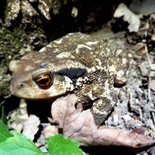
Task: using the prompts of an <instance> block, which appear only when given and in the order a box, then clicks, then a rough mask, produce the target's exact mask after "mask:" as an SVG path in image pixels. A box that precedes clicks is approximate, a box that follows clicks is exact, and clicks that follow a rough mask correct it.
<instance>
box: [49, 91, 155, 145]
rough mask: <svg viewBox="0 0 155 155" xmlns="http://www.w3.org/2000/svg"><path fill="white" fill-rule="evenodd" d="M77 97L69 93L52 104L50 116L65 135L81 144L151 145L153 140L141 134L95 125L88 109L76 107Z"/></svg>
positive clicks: (154, 142) (153, 142)
mask: <svg viewBox="0 0 155 155" xmlns="http://www.w3.org/2000/svg"><path fill="white" fill-rule="evenodd" d="M76 101H77V97H76V96H75V95H73V94H69V95H67V96H65V97H61V98H59V99H57V100H56V101H55V102H54V103H53V105H52V109H51V112H52V117H53V119H54V120H55V121H58V122H59V127H60V128H62V129H63V134H64V135H65V136H66V137H70V138H73V139H75V140H78V141H79V142H80V143H81V145H85V146H88V145H104V146H109V145H116V146H126V147H131V148H143V147H147V146H152V145H154V144H155V141H154V140H153V139H152V138H151V137H149V136H145V135H142V134H137V133H135V132H128V131H124V130H121V129H112V128H107V127H105V126H100V127H97V126H96V125H95V122H94V119H93V115H92V113H91V112H90V110H89V109H87V110H83V111H82V109H76V108H75V103H76Z"/></svg>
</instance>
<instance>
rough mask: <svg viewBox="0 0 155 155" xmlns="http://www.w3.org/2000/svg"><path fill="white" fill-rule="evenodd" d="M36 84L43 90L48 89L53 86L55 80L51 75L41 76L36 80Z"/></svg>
mask: <svg viewBox="0 0 155 155" xmlns="http://www.w3.org/2000/svg"><path fill="white" fill-rule="evenodd" d="M34 81H35V82H36V84H37V85H38V86H39V87H40V88H42V89H48V88H49V87H50V86H51V85H52V84H53V78H52V76H51V75H50V74H47V73H46V74H45V73H44V74H40V75H38V76H37V77H35V78H34Z"/></svg>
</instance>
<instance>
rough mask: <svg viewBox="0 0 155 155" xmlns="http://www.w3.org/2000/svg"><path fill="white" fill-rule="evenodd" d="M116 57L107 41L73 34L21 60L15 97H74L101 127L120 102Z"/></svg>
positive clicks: (13, 89)
mask: <svg viewBox="0 0 155 155" xmlns="http://www.w3.org/2000/svg"><path fill="white" fill-rule="evenodd" d="M116 57H117V53H116V51H112V50H111V49H110V46H109V43H108V41H107V40H102V39H98V38H96V37H95V36H93V35H91V36H90V35H85V34H81V33H70V34H68V35H66V36H64V37H62V38H60V39H57V40H55V41H53V42H51V43H50V44H48V45H47V46H46V47H44V48H43V49H41V50H40V51H39V52H31V53H29V54H28V55H25V56H24V57H22V58H21V60H20V61H19V62H18V63H17V65H16V71H15V74H14V77H13V80H12V85H11V91H12V94H13V95H15V96H18V97H20V98H24V99H31V100H39V99H46V100H47V99H53V100H54V99H57V98H59V97H61V96H65V95H67V94H75V95H76V96H77V97H78V101H77V104H76V106H77V108H78V106H82V107H83V109H84V110H85V109H88V108H90V109H91V112H92V114H93V116H94V121H95V123H96V125H102V124H104V122H105V120H106V119H107V118H108V116H109V115H110V114H111V112H112V110H113V108H114V105H115V103H116V102H117V93H116V92H115V90H114V83H115V81H119V79H118V78H117V77H118V76H117V74H116V73H119V68H120V66H121V63H120V62H119V61H118V60H117V58H116Z"/></svg>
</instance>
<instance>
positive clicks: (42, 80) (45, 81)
mask: <svg viewBox="0 0 155 155" xmlns="http://www.w3.org/2000/svg"><path fill="white" fill-rule="evenodd" d="M38 83H39V85H47V84H48V83H49V79H48V78H46V79H41V80H39V81H38Z"/></svg>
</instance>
